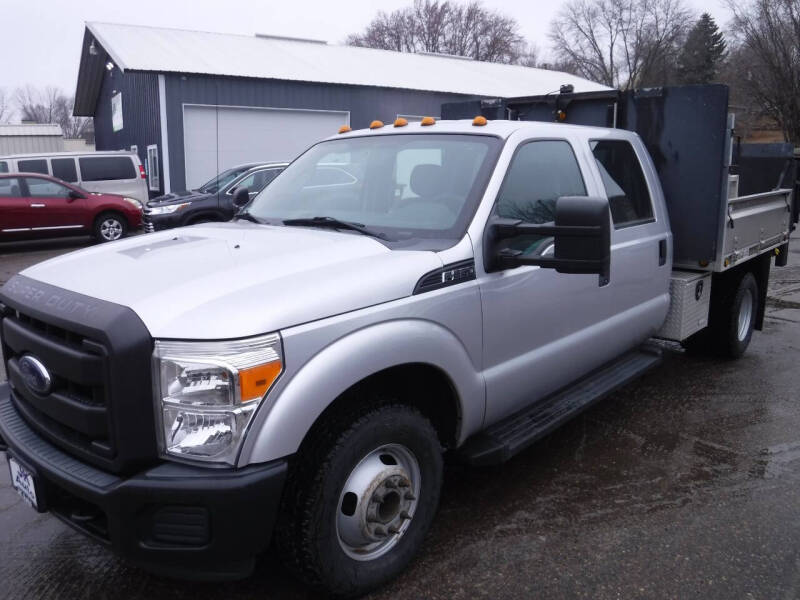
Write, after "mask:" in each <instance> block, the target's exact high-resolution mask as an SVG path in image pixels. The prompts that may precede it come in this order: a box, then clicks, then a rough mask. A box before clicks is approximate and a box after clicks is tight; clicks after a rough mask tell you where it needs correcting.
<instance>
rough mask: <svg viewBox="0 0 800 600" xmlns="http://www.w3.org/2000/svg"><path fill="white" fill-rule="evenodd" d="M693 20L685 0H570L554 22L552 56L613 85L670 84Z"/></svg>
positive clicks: (629, 86) (622, 86) (578, 72)
mask: <svg viewBox="0 0 800 600" xmlns="http://www.w3.org/2000/svg"><path fill="white" fill-rule="evenodd" d="M690 23H691V13H690V12H689V10H688V9H687V8H686V6H685V4H684V0H570V1H569V2H567V4H565V5H564V7H563V8H562V9H561V11H560V12H559V13H558V15H557V17H556V18H555V20H554V21H553V23H552V25H551V30H550V40H551V41H552V44H553V49H554V52H555V56H556V61H557V62H560V63H566V64H570V65H573V67H574V72H575V73H577V74H578V75H581V76H582V77H585V78H587V79H591V80H593V81H598V82H600V83H604V84H606V85H608V86H611V87H621V88H633V87H637V86H642V85H656V84H665V83H669V79H670V77H671V70H672V65H674V64H675V58H676V57H677V55H678V52H679V48H680V43H681V41H682V39H683V38H684V37H685V35H686V31H687V28H688V26H689V24H690Z"/></svg>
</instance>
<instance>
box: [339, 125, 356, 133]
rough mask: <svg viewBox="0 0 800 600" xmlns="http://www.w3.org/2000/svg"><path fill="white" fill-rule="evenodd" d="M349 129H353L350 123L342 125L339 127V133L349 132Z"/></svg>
mask: <svg viewBox="0 0 800 600" xmlns="http://www.w3.org/2000/svg"><path fill="white" fill-rule="evenodd" d="M348 131H353V130H352V129H351V127H350V125H342V126H341V127H339V133H347V132H348Z"/></svg>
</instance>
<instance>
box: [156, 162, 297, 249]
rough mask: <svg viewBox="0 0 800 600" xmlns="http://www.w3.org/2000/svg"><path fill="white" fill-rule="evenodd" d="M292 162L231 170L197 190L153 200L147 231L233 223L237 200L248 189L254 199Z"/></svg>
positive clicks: (245, 166)
mask: <svg viewBox="0 0 800 600" xmlns="http://www.w3.org/2000/svg"><path fill="white" fill-rule="evenodd" d="M287 164H288V163H284V162H272V163H255V164H247V165H240V166H238V167H234V168H232V169H227V170H225V171H223V172H222V173H220V174H219V175H217V176H216V177H214V179H212V180H211V181H209V182H207V183H205V184H203V185H201V186H200V187H199V188H198V189H196V190H188V191H187V190H184V191H180V192H172V193H171V194H166V195H164V196H159V197H158V198H153V199H152V200H150V201H149V202H148V203H147V204H146V205H145V209H144V230H145V231H146V232H148V233H152V232H154V231H161V230H162V229H171V228H173V227H183V226H184V225H195V224H197V223H209V222H212V221H230V220H231V219H232V218H233V216H234V215H235V214H236V211H237V210H239V209H238V208H237V207H236V206H234V203H233V198H234V195H235V194H236V192H237V191H240V190H243V189H247V192H248V197H249V198H251V199H252V198H254V197H255V195H256V194H258V192H260V191H261V190H263V189H264V188H265V187H266V186H267V185H268V184H269V183H270V182H271V181H272V180H273V179H275V177H277V176H278V173H280V172H281V171H283V169H285V168H286V165H287Z"/></svg>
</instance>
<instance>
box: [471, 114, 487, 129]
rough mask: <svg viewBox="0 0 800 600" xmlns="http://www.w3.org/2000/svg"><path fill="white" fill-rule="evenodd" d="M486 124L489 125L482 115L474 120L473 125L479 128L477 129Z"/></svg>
mask: <svg viewBox="0 0 800 600" xmlns="http://www.w3.org/2000/svg"><path fill="white" fill-rule="evenodd" d="M486 123H488V121H487V120H486V117H483V116H481V115H478V116H477V117H475V118H474V119H472V124H473V125H475V126H477V127H483V126H484V125H486Z"/></svg>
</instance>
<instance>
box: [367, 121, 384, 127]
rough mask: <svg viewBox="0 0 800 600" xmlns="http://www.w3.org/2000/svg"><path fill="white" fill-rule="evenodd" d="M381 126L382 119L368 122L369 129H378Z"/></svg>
mask: <svg viewBox="0 0 800 600" xmlns="http://www.w3.org/2000/svg"><path fill="white" fill-rule="evenodd" d="M381 127H383V121H377V120H376V121H373V122H372V123H370V124H369V128H370V129H380V128H381Z"/></svg>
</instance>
